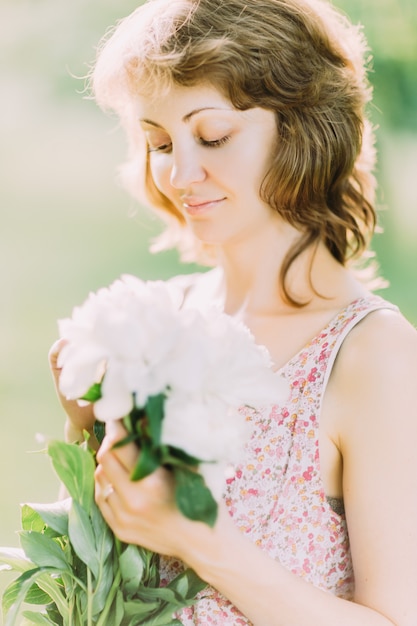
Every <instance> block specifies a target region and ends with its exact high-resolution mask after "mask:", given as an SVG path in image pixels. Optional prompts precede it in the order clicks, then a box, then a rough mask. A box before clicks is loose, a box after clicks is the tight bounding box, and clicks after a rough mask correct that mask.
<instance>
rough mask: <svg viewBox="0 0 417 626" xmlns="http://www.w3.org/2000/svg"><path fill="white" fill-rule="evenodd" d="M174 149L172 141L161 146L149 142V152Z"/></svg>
mask: <svg viewBox="0 0 417 626" xmlns="http://www.w3.org/2000/svg"><path fill="white" fill-rule="evenodd" d="M171 149H172V144H171V142H170V143H163V144H161V145H159V146H151V145H149V144H148V153H149V152H170V151H171Z"/></svg>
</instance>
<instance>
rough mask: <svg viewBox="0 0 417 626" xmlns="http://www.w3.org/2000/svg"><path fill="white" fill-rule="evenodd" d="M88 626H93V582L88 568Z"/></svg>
mask: <svg viewBox="0 0 417 626" xmlns="http://www.w3.org/2000/svg"><path fill="white" fill-rule="evenodd" d="M87 624H88V626H93V581H92V577H91V570H90V568H89V567H87Z"/></svg>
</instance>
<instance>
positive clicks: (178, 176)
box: [170, 148, 206, 189]
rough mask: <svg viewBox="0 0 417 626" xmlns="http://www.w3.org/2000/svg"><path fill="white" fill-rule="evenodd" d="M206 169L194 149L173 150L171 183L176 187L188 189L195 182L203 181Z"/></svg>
mask: <svg viewBox="0 0 417 626" xmlns="http://www.w3.org/2000/svg"><path fill="white" fill-rule="evenodd" d="M205 178H206V171H205V169H204V167H203V164H202V163H201V161H200V159H199V158H198V156H197V154H196V153H195V151H194V150H192V149H190V148H188V149H182V150H173V163H172V168H171V175H170V183H171V185H172V187H174V188H175V189H188V188H189V187H190V185H192V184H193V183H199V182H202V181H203V180H204V179H205Z"/></svg>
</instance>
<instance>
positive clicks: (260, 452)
mask: <svg viewBox="0 0 417 626" xmlns="http://www.w3.org/2000/svg"><path fill="white" fill-rule="evenodd" d="M382 308H390V309H395V310H396V307H394V306H393V305H391V304H390V303H388V302H386V301H385V300H383V299H382V298H380V297H378V296H373V295H372V296H369V297H366V298H360V299H358V300H355V301H354V302H352V303H351V304H350V305H348V306H347V307H346V308H345V309H343V310H342V311H341V312H340V313H339V314H338V315H337V316H336V317H335V318H334V319H333V320H332V321H331V322H330V323H329V324H328V325H327V326H326V327H325V328H324V329H323V330H322V332H320V333H319V334H318V335H317V336H316V337H314V339H312V340H311V341H310V342H309V343H308V345H307V346H306V347H305V348H304V349H302V350H301V351H300V352H299V353H298V354H297V355H296V356H294V357H293V358H292V359H291V360H290V361H289V362H288V363H287V364H286V365H285V366H284V367H282V368H281V369H280V370H279V373H280V375H281V376H283V377H284V378H285V379H286V380H287V381H288V383H289V386H290V389H291V391H290V396H289V399H288V401H287V402H286V404H285V406H274V407H272V410H271V408H270V407H269V408H268V409H263V410H258V411H249V410H246V409H242V413H243V417H244V418H246V419H247V420H249V421H250V423H251V425H252V434H251V439H250V441H249V442H248V444H247V446H246V450H245V456H244V458H243V459H242V462H241V463H240V464H239V466H238V467H236V468H235V475H234V477H233V478H231V479H229V480H227V481H226V485H225V490H224V499H225V502H226V505H227V508H228V510H229V512H230V515H231V517H232V518H233V520H234V522H235V524H236V526H238V528H239V529H240V530H241V532H242V533H244V534H245V535H247V536H248V537H249V538H250V539H251V541H253V542H254V543H256V545H258V546H259V548H260V549H262V550H265V551H266V552H267V553H268V554H269V556H271V557H272V558H274V559H276V560H277V561H279V562H280V563H281V564H282V565H283V566H285V567H286V568H288V569H289V570H290V571H291V572H293V573H294V574H296V575H298V576H301V577H302V578H304V579H305V580H306V581H308V582H310V583H312V584H313V585H315V586H317V587H319V588H320V589H323V590H325V591H329V592H331V593H333V594H335V595H337V596H340V597H342V598H346V599H351V598H352V595H353V587H354V579H353V570H352V560H351V555H350V549H349V537H348V532H347V527H346V519H345V515H344V511H343V503H342V502H341V501H337V502H334V501H332V500H330V499H328V498H326V494H325V492H324V488H323V482H322V478H321V474H320V457H319V421H320V410H321V405H322V398H323V394H324V391H325V389H326V384H327V382H328V379H329V376H330V373H331V370H332V367H333V364H334V361H335V358H336V356H337V353H338V351H339V348H340V346H341V344H342V342H343V340H344V339H345V337H346V336H347V334H348V333H349V331H350V330H351V329H352V328H353V327H354V326H355V325H356V324H357V323H359V322H360V321H361V320H362V319H363V318H364V317H365V316H366V315H368V314H369V313H371V312H372V311H375V310H378V309H382ZM162 568H163V569H162V578H163V580H165V581H167V580H169V579H170V578H172V576H173V575H174V574H177V573H178V572H179V570H180V569H181V568H182V565H181V564H180V563H179V562H178V561H174V560H169V559H166V560H164V561H163V564H162ZM176 617H177V618H178V619H179V620H180V621H181V623H182V624H184V626H191V625H193V624H199V625H204V626H206V625H209V624H216V625H218V626H222V625H225V626H238V625H239V626H241V625H250V622H249V620H248V619H247V618H245V617H244V616H243V615H242V613H240V611H239V610H238V609H237V608H236V607H234V606H233V605H232V604H231V603H230V602H229V601H228V600H227V599H226V598H225V597H224V596H222V595H221V594H220V593H219V592H217V591H216V590H215V589H213V588H211V587H207V588H206V589H205V590H203V591H202V592H201V593H200V595H199V600H198V602H197V603H196V604H195V605H194V606H192V607H189V608H186V609H183V610H182V611H180V612H179V613H178V614H177V615H176Z"/></svg>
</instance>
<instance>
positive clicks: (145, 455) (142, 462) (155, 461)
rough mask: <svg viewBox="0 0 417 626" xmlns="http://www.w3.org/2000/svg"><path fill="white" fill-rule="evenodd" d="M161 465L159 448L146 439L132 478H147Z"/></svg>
mask: <svg viewBox="0 0 417 626" xmlns="http://www.w3.org/2000/svg"><path fill="white" fill-rule="evenodd" d="M160 465H161V462H160V459H159V455H158V452H157V450H155V449H154V448H153V447H152V446H151V444H150V443H149V442H147V441H144V442H143V445H142V447H141V450H140V454H139V456H138V460H137V463H136V466H135V467H134V469H133V472H132V474H131V476H130V478H131V479H132V480H140V479H141V478H145V477H146V476H149V474H152V472H154V471H155V470H156V469H157V468H158V467H160Z"/></svg>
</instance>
